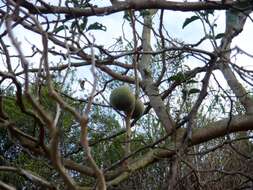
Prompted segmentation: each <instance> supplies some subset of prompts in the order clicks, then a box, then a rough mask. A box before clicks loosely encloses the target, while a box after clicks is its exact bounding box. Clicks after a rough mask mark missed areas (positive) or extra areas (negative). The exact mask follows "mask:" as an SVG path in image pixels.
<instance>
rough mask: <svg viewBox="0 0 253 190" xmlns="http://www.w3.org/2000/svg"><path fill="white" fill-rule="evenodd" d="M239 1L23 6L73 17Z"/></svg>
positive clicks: (185, 8) (210, 7)
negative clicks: (97, 5)
mask: <svg viewBox="0 0 253 190" xmlns="http://www.w3.org/2000/svg"><path fill="white" fill-rule="evenodd" d="M237 3H238V2H227V3H222V2H221V1H208V2H175V1H164V0H155V1H154V0H129V1H127V2H121V3H117V4H114V5H113V6H107V7H89V8H88V7H87V8H85V9H83V8H72V7H58V6H50V8H48V7H43V6H34V5H33V4H32V3H28V2H26V1H23V3H22V4H21V6H23V7H25V8H27V9H28V10H29V12H30V13H32V14H56V13H59V14H67V15H70V16H71V17H80V16H104V15H109V14H112V13H117V12H121V11H125V10H129V9H134V10H144V9H166V10H174V11H201V10H226V9H229V8H230V7H231V6H234V5H236V4H237Z"/></svg>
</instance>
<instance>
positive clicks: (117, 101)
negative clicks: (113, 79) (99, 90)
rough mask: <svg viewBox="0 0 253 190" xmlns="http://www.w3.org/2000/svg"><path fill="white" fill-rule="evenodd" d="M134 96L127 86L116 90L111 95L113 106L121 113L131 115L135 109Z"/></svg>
mask: <svg viewBox="0 0 253 190" xmlns="http://www.w3.org/2000/svg"><path fill="white" fill-rule="evenodd" d="M134 99H135V97H134V95H133V94H132V92H131V91H130V89H129V88H128V87H127V86H121V87H118V88H116V89H114V90H113V91H112V92H111V95H110V103H111V105H112V106H113V107H114V108H115V109H117V110H120V111H124V112H126V113H129V112H131V111H132V109H133V108H134V102H135V101H134Z"/></svg>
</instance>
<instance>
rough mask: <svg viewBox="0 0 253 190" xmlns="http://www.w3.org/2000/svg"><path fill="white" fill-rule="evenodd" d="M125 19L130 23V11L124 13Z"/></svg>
mask: <svg viewBox="0 0 253 190" xmlns="http://www.w3.org/2000/svg"><path fill="white" fill-rule="evenodd" d="M123 18H124V19H126V20H127V21H130V20H131V19H130V15H129V12H128V11H125V12H124V16H123Z"/></svg>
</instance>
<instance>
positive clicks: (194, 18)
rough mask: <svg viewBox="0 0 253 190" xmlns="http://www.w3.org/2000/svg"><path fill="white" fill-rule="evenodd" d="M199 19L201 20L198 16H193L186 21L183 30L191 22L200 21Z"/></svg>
mask: <svg viewBox="0 0 253 190" xmlns="http://www.w3.org/2000/svg"><path fill="white" fill-rule="evenodd" d="M198 19H199V17H198V16H192V17H191V18H187V19H185V21H184V24H183V26H182V28H184V27H186V26H187V25H188V24H190V23H191V22H193V21H195V20H198Z"/></svg>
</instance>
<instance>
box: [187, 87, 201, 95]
mask: <svg viewBox="0 0 253 190" xmlns="http://www.w3.org/2000/svg"><path fill="white" fill-rule="evenodd" d="M199 92H200V90H199V89H197V88H192V89H190V90H189V92H188V93H189V94H196V93H199Z"/></svg>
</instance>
